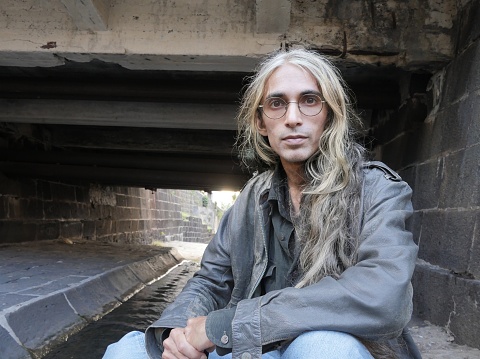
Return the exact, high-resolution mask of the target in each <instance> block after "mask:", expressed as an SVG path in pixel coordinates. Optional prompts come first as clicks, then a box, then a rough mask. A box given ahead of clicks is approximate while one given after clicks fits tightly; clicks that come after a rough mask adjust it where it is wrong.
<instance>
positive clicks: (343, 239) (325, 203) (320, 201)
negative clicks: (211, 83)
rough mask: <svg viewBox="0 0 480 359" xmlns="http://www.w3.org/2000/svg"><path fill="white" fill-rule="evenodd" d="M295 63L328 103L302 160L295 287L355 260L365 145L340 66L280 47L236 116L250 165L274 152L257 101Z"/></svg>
mask: <svg viewBox="0 0 480 359" xmlns="http://www.w3.org/2000/svg"><path fill="white" fill-rule="evenodd" d="M287 63H288V64H293V65H297V66H299V67H301V68H303V69H304V70H306V71H308V72H309V73H310V74H311V75H312V76H313V77H314V78H315V79H316V82H317V85H318V88H319V89H320V92H321V94H322V96H323V98H324V99H325V101H326V104H327V106H326V107H327V110H328V115H327V122H326V125H325V130H324V132H323V134H322V136H321V138H320V141H319V144H318V150H317V152H316V153H315V154H314V155H313V156H312V157H311V158H310V159H309V160H308V161H307V162H306V163H305V175H306V178H307V185H306V187H305V188H304V189H303V196H302V203H301V220H300V226H298V228H296V230H297V235H298V236H299V238H300V240H301V242H302V251H301V254H300V269H301V270H302V278H301V279H300V281H299V282H298V284H297V287H303V286H306V285H310V284H313V283H316V282H318V281H319V280H320V279H321V278H323V277H324V276H326V275H330V276H333V277H338V276H339V275H340V274H341V273H342V272H343V271H344V270H345V269H346V268H348V267H349V266H351V265H352V264H353V261H354V255H355V248H356V229H357V224H358V218H357V214H358V213H359V211H358V210H359V208H358V207H359V202H360V183H361V178H360V173H361V169H360V167H361V163H362V162H363V159H364V149H363V147H362V146H360V145H359V144H358V143H357V142H356V141H355V133H356V131H355V130H354V129H355V128H358V125H359V124H360V121H359V118H358V116H357V115H356V114H355V112H354V111H353V106H352V104H351V103H350V100H349V98H350V97H349V96H348V94H347V90H346V86H345V84H344V82H343V80H342V77H341V76H340V73H339V71H338V70H337V69H336V68H335V67H334V66H333V64H332V63H331V62H330V61H329V60H327V59H326V58H325V57H323V56H321V55H319V54H317V53H314V52H311V51H308V50H304V49H295V50H291V51H288V52H279V53H276V54H274V55H273V56H271V57H269V58H267V59H266V60H265V61H264V62H262V63H261V64H260V67H259V68H258V70H257V72H256V74H255V75H254V77H253V78H252V79H251V82H250V84H249V86H248V87H247V89H246V91H245V94H244V97H243V101H242V103H241V106H240V111H239V114H238V117H237V121H238V139H237V147H238V149H239V153H240V155H241V159H242V161H243V163H244V164H245V165H246V166H247V167H248V168H250V169H254V170H258V169H261V168H265V167H267V168H273V167H274V166H275V165H276V164H277V163H278V161H279V158H278V155H277V154H276V153H275V152H274V151H273V149H272V148H271V147H270V145H269V144H268V141H267V140H266V139H265V138H264V137H263V136H261V135H260V133H259V131H258V127H257V126H258V125H257V118H258V116H261V113H260V111H259V110H258V106H259V105H260V102H261V101H262V98H263V96H264V91H265V87H266V83H267V81H268V79H269V78H270V76H271V75H272V73H273V72H274V71H275V70H276V69H278V68H279V67H280V66H282V65H284V64H287Z"/></svg>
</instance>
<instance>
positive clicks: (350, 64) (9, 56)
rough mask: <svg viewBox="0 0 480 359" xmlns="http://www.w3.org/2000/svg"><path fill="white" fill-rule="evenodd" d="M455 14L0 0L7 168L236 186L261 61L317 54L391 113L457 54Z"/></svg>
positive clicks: (359, 94) (337, 6)
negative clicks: (282, 52) (249, 89)
mask: <svg viewBox="0 0 480 359" xmlns="http://www.w3.org/2000/svg"><path fill="white" fill-rule="evenodd" d="M455 19H456V2H455V1H453V0H451V1H444V2H441V3H438V2H436V3H433V2H431V1H427V0H418V1H412V2H404V1H388V2H387V1H377V0H375V1H369V2H353V3H352V2H351V1H346V0H344V1H327V0H323V1H309V2H306V1H300V0H297V1H294V0H292V1H288V0H276V1H274V0H256V1H255V2H252V1H247V0H244V1H240V0H231V1H226V2H225V1H221V0H203V1H195V2H185V1H180V0H177V1H175V0H170V1H156V0H155V1H154V0H150V1H148V0H146V1H142V2H140V3H139V2H135V1H131V0H83V1H76V0H45V1H42V2H38V1H35V0H23V1H18V0H4V1H2V4H1V5H0V26H1V27H2V28H3V29H4V30H3V31H2V33H1V34H0V109H1V111H0V122H1V123H3V125H2V128H1V132H0V134H3V139H4V140H3V142H0V145H2V143H3V147H6V149H7V150H6V151H3V153H2V154H1V159H0V160H1V163H0V171H2V172H4V173H6V174H7V175H21V176H40V177H49V178H58V179H62V180H85V181H99V182H104V183H111V184H125V185H136V186H145V187H170V188H199V189H206V190H212V189H232V188H233V189H238V188H240V187H241V185H242V184H243V183H244V181H245V180H246V178H247V177H248V175H247V174H244V173H242V172H241V170H240V169H239V168H238V166H237V164H236V163H235V159H236V155H235V153H234V152H233V143H234V136H235V119H234V118H235V112H236V108H237V105H238V100H239V97H240V95H241V91H242V88H243V86H244V85H245V80H244V78H245V76H247V75H249V74H251V73H252V71H253V69H254V67H255V66H256V64H257V63H258V61H259V59H260V58H261V57H262V56H263V55H265V54H267V53H269V52H271V51H274V50H278V49H280V48H286V47H292V46H293V47H294V46H302V47H307V48H310V49H315V50H317V51H319V52H321V53H324V54H327V55H328V56H330V57H331V58H332V60H333V61H334V62H335V63H336V64H337V66H338V67H339V68H340V69H341V71H342V73H343V75H344V77H345V79H346V80H347V82H348V84H349V86H350V87H351V89H352V90H353V92H354V93H355V95H356V98H357V104H358V107H359V108H360V109H365V110H369V111H372V110H378V109H396V108H398V107H399V106H400V104H401V103H402V101H403V100H405V98H406V97H408V91H407V92H405V91H404V89H405V82H407V83H408V84H407V87H408V86H411V83H410V82H412V78H414V79H417V80H418V79H419V80H418V81H417V80H414V81H413V82H415V81H417V82H419V83H420V84H421V86H423V87H425V83H426V82H425V78H427V79H428V76H429V75H430V74H431V73H432V72H435V71H437V70H438V69H439V68H441V67H442V66H444V65H445V63H447V62H448V61H449V60H450V59H451V58H452V56H453V53H454V45H453V44H454V42H453V38H454V36H455ZM26 143H29V145H27V144H26ZM92 169H95V170H92Z"/></svg>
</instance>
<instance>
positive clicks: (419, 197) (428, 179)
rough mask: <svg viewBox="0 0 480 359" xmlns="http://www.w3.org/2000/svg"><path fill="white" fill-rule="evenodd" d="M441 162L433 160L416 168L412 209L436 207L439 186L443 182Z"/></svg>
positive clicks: (440, 160)
mask: <svg viewBox="0 0 480 359" xmlns="http://www.w3.org/2000/svg"><path fill="white" fill-rule="evenodd" d="M443 176H444V173H443V160H442V159H439V160H435V161H430V162H426V163H422V164H419V165H417V166H416V176H415V179H416V180H415V184H414V186H413V187H414V188H415V191H414V193H413V207H414V208H415V209H416V210H423V209H432V208H437V207H438V202H439V194H440V186H441V184H442V181H443Z"/></svg>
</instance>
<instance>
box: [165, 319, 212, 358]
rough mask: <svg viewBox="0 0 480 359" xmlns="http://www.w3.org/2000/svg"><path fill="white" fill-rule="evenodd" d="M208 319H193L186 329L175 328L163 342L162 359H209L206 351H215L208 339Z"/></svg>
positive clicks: (189, 321) (188, 322)
mask: <svg viewBox="0 0 480 359" xmlns="http://www.w3.org/2000/svg"><path fill="white" fill-rule="evenodd" d="M206 321H207V317H196V318H191V319H189V320H188V321H187V326H186V327H185V328H175V329H172V330H171V331H170V335H169V336H168V338H167V339H165V340H164V341H163V348H164V350H163V355H162V359H207V356H206V355H205V350H206V351H208V352H212V351H213V350H215V344H213V343H212V342H211V341H210V340H209V339H208V337H207V333H206V329H205V322H206Z"/></svg>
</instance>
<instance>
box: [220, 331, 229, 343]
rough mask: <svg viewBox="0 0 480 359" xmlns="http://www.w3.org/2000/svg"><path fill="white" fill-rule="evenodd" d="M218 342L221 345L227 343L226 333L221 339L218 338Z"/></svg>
mask: <svg viewBox="0 0 480 359" xmlns="http://www.w3.org/2000/svg"><path fill="white" fill-rule="evenodd" d="M220 341H221V342H222V344H227V343H228V335H227V334H226V333H223V335H222V337H221V338H220Z"/></svg>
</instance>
